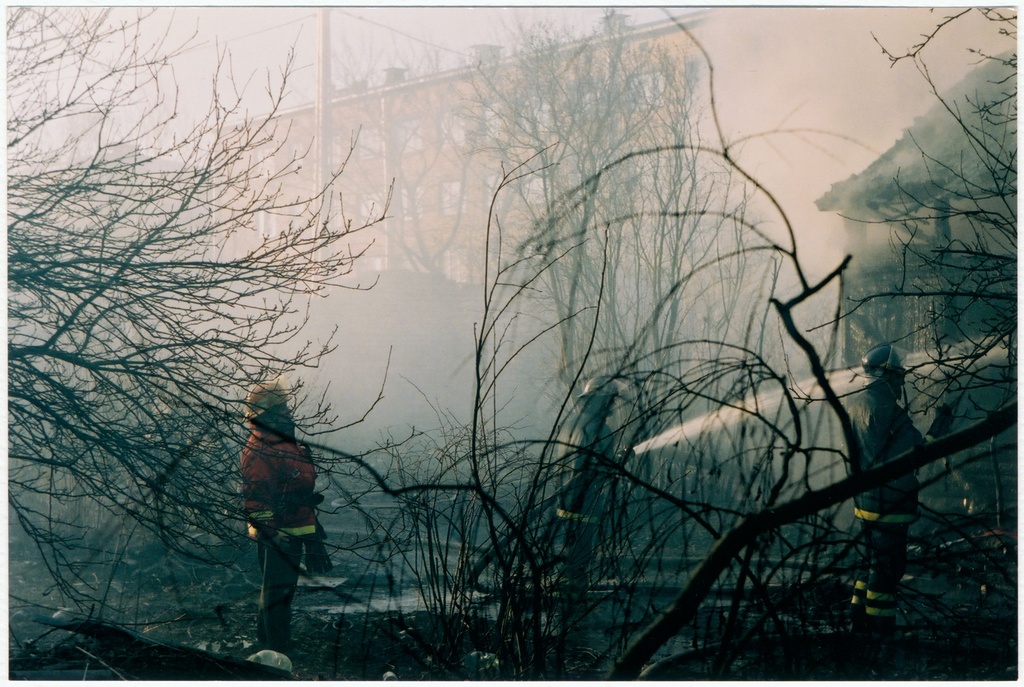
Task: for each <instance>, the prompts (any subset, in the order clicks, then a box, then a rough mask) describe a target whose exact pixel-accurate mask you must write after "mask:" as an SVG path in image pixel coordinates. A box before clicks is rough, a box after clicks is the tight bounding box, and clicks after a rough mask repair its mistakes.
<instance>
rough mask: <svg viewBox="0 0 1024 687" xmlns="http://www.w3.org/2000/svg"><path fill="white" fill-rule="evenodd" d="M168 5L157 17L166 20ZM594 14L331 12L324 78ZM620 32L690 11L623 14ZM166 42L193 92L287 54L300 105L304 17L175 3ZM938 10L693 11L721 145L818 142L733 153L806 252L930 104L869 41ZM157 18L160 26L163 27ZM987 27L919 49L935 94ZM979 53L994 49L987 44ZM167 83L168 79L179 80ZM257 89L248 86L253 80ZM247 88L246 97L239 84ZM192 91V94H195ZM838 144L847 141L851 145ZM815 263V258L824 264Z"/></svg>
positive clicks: (977, 22) (816, 246) (824, 242)
mask: <svg viewBox="0 0 1024 687" xmlns="http://www.w3.org/2000/svg"><path fill="white" fill-rule="evenodd" d="M171 11H172V10H170V9H168V10H165V11H163V13H165V14H166V17H169V16H170V14H169V13H170V12H171ZM604 11H605V10H603V9H601V8H590V7H577V8H566V7H562V8H552V7H547V8H523V7H513V8H509V7H469V6H463V7H418V8H401V7H391V8H368V7H340V8H335V9H333V10H332V16H333V19H332V32H333V41H334V44H335V47H334V56H335V62H336V65H338V66H336V67H335V73H334V75H333V76H334V82H335V83H336V84H337V85H339V86H343V85H345V84H346V83H347V82H349V81H351V80H353V79H356V78H369V79H370V80H371V81H372V80H373V79H374V78H379V77H380V75H381V74H382V73H383V70H384V69H385V68H387V67H390V66H395V65H401V66H406V67H409V68H411V69H412V70H413V71H415V72H418V73H429V72H430V71H431V70H432V68H433V65H434V64H435V61H437V60H440V62H441V63H442V66H451V65H453V64H457V63H459V62H460V61H464V60H465V59H466V57H465V56H466V55H467V54H468V53H469V50H470V46H472V45H474V44H478V43H498V44H505V45H508V44H509V43H510V36H511V35H512V34H513V33H514V30H515V27H516V26H517V25H520V24H524V23H525V24H531V23H534V22H537V21H544V22H550V23H553V24H559V25H561V24H565V25H571V26H574V27H575V28H576V29H577V30H578V32H581V33H588V32H589V31H590V30H591V29H592V28H593V27H594V26H595V25H596V23H597V22H599V21H600V19H601V17H602V16H603V14H604ZM623 11H624V12H625V13H626V14H628V15H629V17H630V19H631V21H632V22H633V23H634V24H642V23H647V22H650V21H655V20H658V19H663V18H665V17H666V16H668V15H669V14H673V15H677V16H682V17H686V16H692V15H693V14H694V12H695V10H693V9H668V8H650V7H647V8H640V7H627V8H624V9H623ZM173 12H174V27H175V31H176V34H175V35H180V33H177V32H181V31H183V30H186V29H187V30H191V28H193V27H198V35H197V37H196V42H195V47H193V48H192V49H190V50H189V51H188V52H187V53H186V54H185V55H184V56H183V60H182V62H181V67H180V68H181V69H182V71H183V73H186V74H188V75H189V79H188V81H190V82H191V85H192V86H193V87H201V86H202V85H203V83H204V81H203V79H202V78H201V77H202V75H204V74H205V73H207V72H208V71H209V68H208V65H210V64H211V63H212V60H213V59H214V56H215V55H216V53H217V49H218V48H219V49H221V50H223V49H225V48H226V49H227V50H228V51H229V52H230V54H231V56H232V66H233V69H234V72H235V74H236V76H239V77H242V78H245V77H247V76H249V75H250V74H252V73H257V74H259V73H262V72H263V70H265V69H268V68H269V69H271V71H272V72H275V73H276V72H277V71H278V69H279V66H278V65H280V64H281V63H282V62H283V59H284V57H285V55H286V54H287V51H288V49H289V48H290V47H291V46H294V47H295V50H296V66H297V68H298V71H297V77H298V78H296V79H295V81H294V82H293V89H292V100H291V103H292V104H305V103H308V102H309V101H310V99H311V98H312V97H313V91H312V83H313V77H314V74H315V69H314V67H313V58H314V53H315V45H316V12H317V10H316V8H315V7H303V8H270V7H220V8H176V9H174V10H173ZM950 12H952V10H951V9H942V8H940V9H937V10H935V11H929V10H926V9H920V8H909V9H908V8H902V9H901V8H884V7H882V8H855V9H851V8H839V7H832V8H824V9H820V8H778V7H742V8H730V7H718V8H712V9H707V10H698V11H696V13H697V14H698V15H700V16H702V17H704V21H703V23H702V24H701V25H700V28H698V29H697V31H696V33H697V36H698V38H699V39H700V40H701V41H702V42H703V43H704V45H705V47H706V48H707V50H708V52H709V53H710V56H711V59H712V62H713V64H714V68H715V79H716V82H715V85H716V98H717V102H718V105H719V112H720V115H721V119H722V124H723V128H724V130H725V134H726V136H728V137H731V138H733V139H735V138H739V137H742V136H747V135H751V134H755V133H758V132H765V131H771V130H777V129H796V128H801V129H808V130H810V129H814V130H819V131H827V132H830V133H831V134H835V136H827V135H824V134H815V135H804V136H802V137H797V136H796V135H792V134H790V135H775V136H772V137H770V138H764V139H757V140H754V141H752V142H750V143H748V144H747V145H746V146H745V147H744V149H743V155H742V157H741V161H742V162H743V163H744V164H745V165H748V166H749V167H750V168H751V169H752V170H753V171H756V172H757V173H758V175H759V178H762V179H764V180H765V181H766V182H767V183H768V185H769V186H770V188H771V189H772V191H773V192H774V193H776V194H777V195H778V197H779V199H780V200H781V201H782V202H783V204H784V205H785V207H786V208H787V210H788V211H789V212H790V213H791V219H793V220H794V221H795V222H796V223H797V224H798V226H799V228H800V229H801V232H802V234H803V235H804V236H805V238H806V240H807V241H808V247H809V248H808V250H809V251H810V250H813V251H816V252H818V251H820V252H822V254H823V255H827V256H828V257H835V258H836V259H838V258H839V257H840V248H841V245H840V242H839V241H837V237H838V236H839V233H838V229H839V220H838V218H835V217H832V216H826V215H822V214H821V213H818V211H817V209H816V208H815V207H814V205H813V202H814V200H815V199H816V198H817V197H819V196H820V195H821V194H823V193H824V192H825V191H827V190H828V188H829V187H830V186H831V185H832V184H833V183H835V182H837V181H841V180H843V179H845V178H847V177H848V176H850V175H851V174H854V173H856V172H859V171H860V170H862V169H863V168H864V167H866V166H867V165H868V164H870V162H871V161H872V160H874V159H875V158H876V157H877V156H878V155H879V154H881V153H882V152H883V151H884V150H885V149H886V148H888V147H889V146H890V145H892V143H893V142H895V140H896V139H897V138H898V137H899V136H900V135H901V133H902V132H903V130H904V129H905V128H906V127H908V126H909V125H910V124H911V122H912V121H913V119H914V117H916V116H918V115H920V114H922V113H923V112H925V111H926V110H927V109H928V107H929V106H930V105H931V104H932V103H933V100H932V98H931V97H930V96H929V94H928V92H927V90H926V88H925V84H924V81H923V79H922V77H921V75H920V74H919V73H918V71H917V69H916V68H915V66H914V65H913V64H912V63H910V62H906V63H901V64H898V65H896V66H894V67H892V66H890V64H889V61H888V60H887V59H886V57H885V56H884V55H883V54H882V51H881V48H880V47H879V44H878V43H877V42H876V37H877V39H878V41H881V42H882V44H884V45H886V46H887V47H889V48H891V49H892V50H894V51H896V50H900V49H904V48H907V47H909V46H911V45H913V44H914V43H915V42H916V41H917V40H919V38H920V36H921V35H922V34H924V33H928V32H930V31H931V30H932V29H933V28H934V26H935V25H936V24H937V23H938V22H939V21H940V20H941V19H942V17H944V16H945V15H946V14H948V13H950ZM166 17H165V18H166ZM992 44H993V43H992V38H991V29H990V28H989V27H988V26H987V23H986V22H985V21H984V20H983V19H981V18H980V16H974V17H971V18H970V19H968V20H967V21H963V20H961V21H959V22H957V23H956V24H955V25H954V26H953V27H951V29H950V30H947V31H945V32H943V33H940V34H939V36H938V38H937V39H936V41H935V43H934V45H932V46H930V48H929V49H928V51H927V52H926V53H925V54H924V56H925V61H926V63H927V64H928V65H929V68H930V70H931V74H932V76H933V77H934V78H935V80H936V81H937V83H938V85H939V86H940V87H948V86H949V85H951V84H953V83H955V82H956V81H958V80H959V79H960V78H961V77H962V76H963V75H964V74H965V73H966V72H967V71H968V70H969V68H970V66H971V63H972V60H973V58H971V57H970V56H969V55H968V54H967V52H966V48H967V47H978V46H991V45H992ZM992 49H993V50H995V49H997V48H992ZM179 80H180V77H179ZM259 84H262V77H260V80H259V82H258V84H257V85H259ZM250 90H252V91H253V92H254V93H255V92H258V91H259V88H256V87H252V86H250ZM203 92H205V91H203ZM845 139H853V140H854V141H856V143H851V142H850V141H848V140H845ZM824 264H825V263H822V265H824Z"/></svg>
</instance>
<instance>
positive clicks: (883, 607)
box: [852, 520, 910, 632]
mask: <svg viewBox="0 0 1024 687" xmlns="http://www.w3.org/2000/svg"><path fill="white" fill-rule="evenodd" d="M860 522H861V534H860V541H859V545H860V547H861V548H862V552H863V554H862V555H863V557H864V564H863V566H862V572H861V573H860V576H859V577H858V579H857V581H856V582H855V583H854V589H853V599H852V604H853V607H852V611H853V618H852V620H853V630H854V631H866V632H891V631H893V630H894V629H895V628H896V591H897V589H898V588H899V583H900V580H901V579H902V578H903V573H904V572H906V569H907V532H908V530H909V529H910V526H909V525H907V524H896V523H878V522H871V521H868V520H861V521H860Z"/></svg>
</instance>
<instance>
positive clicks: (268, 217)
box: [256, 212, 277, 239]
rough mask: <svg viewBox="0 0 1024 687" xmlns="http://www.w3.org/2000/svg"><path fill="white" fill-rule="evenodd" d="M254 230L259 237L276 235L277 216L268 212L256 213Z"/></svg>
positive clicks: (265, 237) (270, 237)
mask: <svg viewBox="0 0 1024 687" xmlns="http://www.w3.org/2000/svg"><path fill="white" fill-rule="evenodd" d="M256 231H257V232H258V233H259V235H260V238H264V239H272V238H274V237H275V236H277V218H276V217H275V216H274V215H272V214H270V213H269V212H261V213H259V214H258V215H256Z"/></svg>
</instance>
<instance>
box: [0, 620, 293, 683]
mask: <svg viewBox="0 0 1024 687" xmlns="http://www.w3.org/2000/svg"><path fill="white" fill-rule="evenodd" d="M39 622H40V623H42V624H44V625H49V626H51V627H54V628H56V629H58V630H63V631H66V632H70V633H71V634H72V637H71V638H65V639H64V640H63V641H60V642H58V643H57V644H56V645H55V646H54V647H52V648H51V649H50V650H46V651H32V650H29V651H25V652H23V653H22V654H21V655H12V656H11V660H10V669H9V678H10V679H11V680H68V679H73V680H83V679H84V680H90V679H92V680H111V679H114V680H256V681H260V680H287V679H290V677H291V676H290V675H289V674H288V673H287V672H285V671H282V670H279V669H277V668H273V667H271V666H266V665H259V664H257V663H253V662H250V661H246V660H243V659H240V658H236V657H233V656H225V655H222V654H216V653H212V652H209V651H203V650H200V649H197V648H195V647H190V646H187V645H184V644H178V643H174V642H168V641H158V640H155V639H153V638H151V637H147V636H145V635H143V634H140V633H138V632H135V631H133V630H130V629H128V628H125V627H122V626H120V625H117V624H114V623H110V622H105V621H98V620H91V619H87V618H70V619H68V618H60V619H54V618H40V619H39Z"/></svg>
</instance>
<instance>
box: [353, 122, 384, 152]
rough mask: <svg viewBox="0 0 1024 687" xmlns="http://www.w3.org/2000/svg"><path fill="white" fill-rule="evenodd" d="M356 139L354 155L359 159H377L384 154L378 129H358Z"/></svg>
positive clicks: (366, 127)
mask: <svg viewBox="0 0 1024 687" xmlns="http://www.w3.org/2000/svg"><path fill="white" fill-rule="evenodd" d="M357 136H358V138H357V139H356V149H355V155H356V157H359V158H363V159H366V158H370V157H377V156H379V155H382V154H383V153H384V141H383V139H382V138H381V136H380V129H379V128H378V127H375V126H364V127H360V128H359V132H358V134H357Z"/></svg>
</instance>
